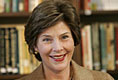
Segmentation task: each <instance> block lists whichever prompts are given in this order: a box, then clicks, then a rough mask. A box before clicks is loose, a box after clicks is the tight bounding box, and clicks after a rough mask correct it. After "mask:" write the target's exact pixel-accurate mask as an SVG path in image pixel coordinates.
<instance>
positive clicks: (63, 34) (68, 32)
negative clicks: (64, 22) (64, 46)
mask: <svg viewBox="0 0 118 80" xmlns="http://www.w3.org/2000/svg"><path fill="white" fill-rule="evenodd" d="M65 34H71V33H70V32H65V33H62V34H61V35H65Z"/></svg>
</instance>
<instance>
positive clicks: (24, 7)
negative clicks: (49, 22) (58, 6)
mask: <svg viewBox="0 0 118 80" xmlns="http://www.w3.org/2000/svg"><path fill="white" fill-rule="evenodd" d="M41 2H42V0H0V13H2V12H31V11H32V10H33V9H34V7H35V6H37V5H38V4H39V3H41Z"/></svg>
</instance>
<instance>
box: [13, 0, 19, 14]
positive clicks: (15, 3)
mask: <svg viewBox="0 0 118 80" xmlns="http://www.w3.org/2000/svg"><path fill="white" fill-rule="evenodd" d="M12 12H18V0H12Z"/></svg>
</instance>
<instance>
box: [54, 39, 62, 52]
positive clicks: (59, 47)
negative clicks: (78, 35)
mask: <svg viewBox="0 0 118 80" xmlns="http://www.w3.org/2000/svg"><path fill="white" fill-rule="evenodd" d="M62 50H63V44H62V42H61V41H59V40H55V41H54V42H53V51H54V52H61V51H62Z"/></svg>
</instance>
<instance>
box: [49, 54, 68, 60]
mask: <svg viewBox="0 0 118 80" xmlns="http://www.w3.org/2000/svg"><path fill="white" fill-rule="evenodd" d="M65 56H66V54H63V55H54V56H50V57H51V58H52V59H53V60H54V61H57V62H60V61H63V60H64V59H65Z"/></svg>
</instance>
